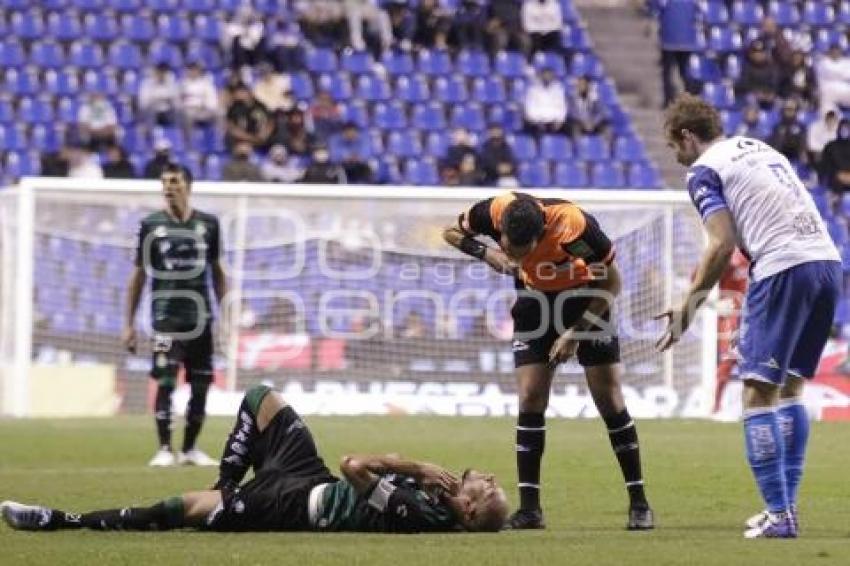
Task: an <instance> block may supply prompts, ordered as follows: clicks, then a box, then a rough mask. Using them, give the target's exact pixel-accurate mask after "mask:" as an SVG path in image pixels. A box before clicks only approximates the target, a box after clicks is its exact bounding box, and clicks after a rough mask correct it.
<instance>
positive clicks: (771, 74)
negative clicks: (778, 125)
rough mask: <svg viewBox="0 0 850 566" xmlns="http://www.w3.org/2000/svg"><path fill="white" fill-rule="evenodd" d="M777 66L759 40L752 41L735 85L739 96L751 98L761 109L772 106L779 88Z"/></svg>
mask: <svg viewBox="0 0 850 566" xmlns="http://www.w3.org/2000/svg"><path fill="white" fill-rule="evenodd" d="M779 78H780V75H779V67H778V65H777V64H776V63H775V62H774V61H773V59H772V58H771V57H770V54H769V53H768V52H767V49H766V48H765V45H764V42H763V41H761V40H756V41H753V42H752V43H751V44H750V46H749V48H748V49H747V57H746V60H745V61H744V68H743V69H742V70H741V78H740V79H738V83H737V84H736V85H735V89H736V91H737V94H738V96H739V97H740V98H745V99H746V98H751V99H753V100H755V102H756V103H757V104H758V105H759V106H760V107H761V108H763V109H765V110H769V109H772V108H773V104H774V101H775V100H776V92H777V90H778V89H779Z"/></svg>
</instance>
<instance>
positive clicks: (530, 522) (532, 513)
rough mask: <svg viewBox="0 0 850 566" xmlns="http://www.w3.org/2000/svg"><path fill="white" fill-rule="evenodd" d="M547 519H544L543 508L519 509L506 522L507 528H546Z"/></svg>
mask: <svg viewBox="0 0 850 566" xmlns="http://www.w3.org/2000/svg"><path fill="white" fill-rule="evenodd" d="M545 528H546V521H544V520H543V510H542V509H517V510H516V511H514V514H513V515H511V516H510V517H509V518H508V522H507V523H505V529H510V530H524V529H545Z"/></svg>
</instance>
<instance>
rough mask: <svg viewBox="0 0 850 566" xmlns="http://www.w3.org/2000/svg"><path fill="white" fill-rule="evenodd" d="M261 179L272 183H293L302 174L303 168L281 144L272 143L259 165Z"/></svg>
mask: <svg viewBox="0 0 850 566" xmlns="http://www.w3.org/2000/svg"><path fill="white" fill-rule="evenodd" d="M260 172H261V173H262V174H263V179H264V180H265V181H268V182H272V183H294V182H296V181H297V180H298V179H300V178H301V176H302V175H304V168H303V167H300V166H299V165H298V164H297V163H295V162H294V161H293V160H292V159H290V158H289V154H288V153H287V151H286V148H285V147H284V146H282V145H279V144H278V145H273V146H272V147H271V149H269V154H268V156H267V158H266V160H265V161H263V164H262V165H261V166H260Z"/></svg>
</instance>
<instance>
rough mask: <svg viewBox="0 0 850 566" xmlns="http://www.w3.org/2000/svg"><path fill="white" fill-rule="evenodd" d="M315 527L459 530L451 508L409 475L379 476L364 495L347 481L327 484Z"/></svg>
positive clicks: (420, 530) (369, 529)
mask: <svg viewBox="0 0 850 566" xmlns="http://www.w3.org/2000/svg"><path fill="white" fill-rule="evenodd" d="M316 528H317V529H319V530H323V531H370V532H384V533H420V532H450V531H456V530H459V529H460V527H459V524H458V520H457V517H456V516H455V514H454V512H453V511H452V509H451V508H450V507H449V506H448V505H446V504H444V503H443V502H442V501H440V499H439V497H436V496H434V495H431V494H429V493H428V492H426V491H425V490H424V489H422V487H421V486H419V485H418V484H417V483H416V481H415V480H414V479H413V478H409V477H405V476H400V475H394V474H390V475H386V476H383V477H382V478H381V479H380V480H379V481H378V482H377V484H376V485H375V487H374V488H373V490H372V492H371V494H370V496H369V497H368V498H367V497H364V496H362V495H359V494H358V493H357V491H356V490H355V489H354V487H352V485H351V484H350V483H348V482H347V481H344V480H343V481H339V482H336V483H333V484H329V485H328V486H327V487H326V488H325V490H324V492H323V493H322V501H321V505H320V508H319V514H318V520H317V522H316Z"/></svg>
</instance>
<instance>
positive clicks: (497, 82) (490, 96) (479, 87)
mask: <svg viewBox="0 0 850 566" xmlns="http://www.w3.org/2000/svg"><path fill="white" fill-rule="evenodd" d="M472 100H474V101H475V102H478V103H481V104H501V103H503V102H504V101H505V83H504V81H503V80H502V78H501V77H498V76H491V77H486V78H485V77H476V78H475V79H473V80H472Z"/></svg>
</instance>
